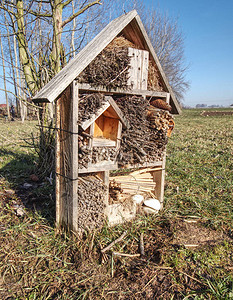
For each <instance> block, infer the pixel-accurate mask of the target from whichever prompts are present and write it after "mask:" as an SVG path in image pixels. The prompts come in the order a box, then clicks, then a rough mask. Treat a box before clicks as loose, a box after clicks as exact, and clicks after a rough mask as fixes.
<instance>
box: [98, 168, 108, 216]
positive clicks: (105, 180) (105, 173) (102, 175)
mask: <svg viewBox="0 0 233 300" xmlns="http://www.w3.org/2000/svg"><path fill="white" fill-rule="evenodd" d="M98 176H99V177H100V178H101V179H102V180H103V183H104V184H105V186H106V187H107V190H106V193H105V197H104V206H105V208H104V214H105V215H107V211H108V205H109V171H103V172H99V173H98Z"/></svg>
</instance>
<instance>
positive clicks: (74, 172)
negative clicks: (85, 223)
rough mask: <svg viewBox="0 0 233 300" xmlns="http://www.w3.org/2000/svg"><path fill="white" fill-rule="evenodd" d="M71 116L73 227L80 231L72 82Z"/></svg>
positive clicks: (75, 99)
mask: <svg viewBox="0 0 233 300" xmlns="http://www.w3.org/2000/svg"><path fill="white" fill-rule="evenodd" d="M71 114H72V115H71V118H70V130H71V132H73V133H74V134H72V135H71V165H70V169H71V171H70V177H71V183H70V193H71V207H70V210H72V212H71V218H72V222H69V223H70V224H71V226H72V227H71V228H72V230H74V231H76V232H77V231H78V180H77V178H78V84H77V82H76V81H73V82H72V86H71Z"/></svg>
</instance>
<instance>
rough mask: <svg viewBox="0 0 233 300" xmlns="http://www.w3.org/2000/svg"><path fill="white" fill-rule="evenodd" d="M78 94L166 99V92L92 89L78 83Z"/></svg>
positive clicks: (88, 85)
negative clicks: (88, 93) (92, 93)
mask: <svg viewBox="0 0 233 300" xmlns="http://www.w3.org/2000/svg"><path fill="white" fill-rule="evenodd" d="M79 91H80V92H83V91H85V92H98V93H105V95H135V96H146V97H160V98H165V99H166V97H167V92H156V91H147V90H122V89H119V88H117V89H110V90H109V89H108V90H107V88H106V87H104V86H98V87H92V86H91V85H90V84H87V83H79Z"/></svg>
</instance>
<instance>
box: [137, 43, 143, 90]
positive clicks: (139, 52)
mask: <svg viewBox="0 0 233 300" xmlns="http://www.w3.org/2000/svg"><path fill="white" fill-rule="evenodd" d="M136 50H137V51H136V59H137V65H136V70H135V73H136V74H137V75H136V76H137V81H136V84H137V89H139V90H141V80H142V78H141V77H142V76H141V74H142V55H143V54H142V50H139V49H136Z"/></svg>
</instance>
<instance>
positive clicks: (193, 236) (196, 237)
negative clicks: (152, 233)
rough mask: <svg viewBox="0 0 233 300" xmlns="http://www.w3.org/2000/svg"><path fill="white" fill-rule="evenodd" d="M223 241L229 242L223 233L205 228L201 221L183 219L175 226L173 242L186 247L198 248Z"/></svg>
mask: <svg viewBox="0 0 233 300" xmlns="http://www.w3.org/2000/svg"><path fill="white" fill-rule="evenodd" d="M224 240H230V238H229V237H228V236H227V235H226V234H225V233H223V232H219V231H215V230H213V229H211V228H206V227H204V226H203V224H202V222H201V221H197V220H193V219H187V220H185V219H184V220H179V221H178V222H177V224H176V231H175V233H174V240H173V242H174V243H175V244H179V245H183V246H186V247H198V246H203V245H209V244H213V243H218V242H222V241H224Z"/></svg>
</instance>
